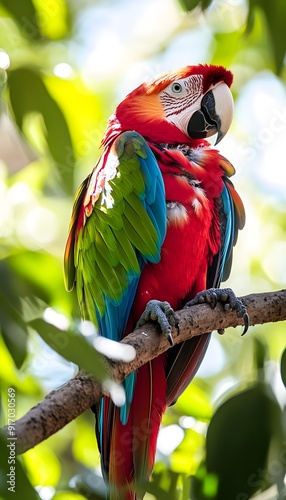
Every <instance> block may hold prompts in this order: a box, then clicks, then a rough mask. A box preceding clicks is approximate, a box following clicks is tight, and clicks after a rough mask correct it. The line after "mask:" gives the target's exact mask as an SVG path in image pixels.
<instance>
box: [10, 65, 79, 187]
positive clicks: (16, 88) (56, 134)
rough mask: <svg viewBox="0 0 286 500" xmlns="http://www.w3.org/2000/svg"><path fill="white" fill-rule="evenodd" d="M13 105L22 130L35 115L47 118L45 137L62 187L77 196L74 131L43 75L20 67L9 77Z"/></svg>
mask: <svg viewBox="0 0 286 500" xmlns="http://www.w3.org/2000/svg"><path fill="white" fill-rule="evenodd" d="M8 88H9V93H10V103H11V106H12V109H13V112H14V115H15V119H16V123H17V125H18V127H19V128H20V129H21V130H23V121H24V118H25V117H26V116H27V115H28V114H29V113H33V112H37V113H40V115H42V117H43V121H44V128H43V131H42V133H43V135H44V136H45V138H46V141H47V144H48V148H49V151H50V154H51V156H52V158H53V159H54V162H55V167H56V169H57V172H58V174H59V176H60V180H61V184H62V188H63V189H64V190H65V191H66V192H67V193H68V194H72V193H73V169H74V162H75V158H74V151H73V146H72V141H71V136H70V132H69V129H68V126H67V123H66V120H65V118H64V115H63V112H62V111H61V109H60V107H59V105H58V104H57V102H56V101H55V100H54V99H53V98H52V96H51V95H50V93H49V92H48V90H47V87H46V86H45V83H44V81H43V79H42V78H41V75H40V74H39V73H37V72H36V71H35V70H33V69H28V68H20V69H16V70H14V71H10V72H9V74H8Z"/></svg>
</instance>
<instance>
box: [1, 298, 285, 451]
mask: <svg viewBox="0 0 286 500" xmlns="http://www.w3.org/2000/svg"><path fill="white" fill-rule="evenodd" d="M240 299H241V301H242V302H243V303H244V305H245V306H246V308H247V311H248V315H249V320H250V325H258V324H263V323H270V322H276V321H283V320H286V290H280V291H277V292H268V293H257V294H251V295H247V296H244V297H240ZM176 317H177V319H178V327H177V328H176V329H175V328H173V331H172V336H173V340H174V344H178V343H180V342H182V341H184V340H186V339H189V338H191V337H194V336H196V335H203V334H204V333H206V332H210V331H212V330H218V329H223V328H228V327H230V326H232V327H236V326H238V325H243V319H242V318H238V317H237V315H236V312H234V311H228V312H225V311H224V310H223V308H222V306H221V305H220V304H217V306H216V308H215V309H211V308H210V306H209V305H206V304H201V305H197V306H193V307H191V308H189V309H183V310H181V311H177V312H176ZM122 343H123V344H129V345H132V346H133V347H134V348H135V350H136V357H135V359H134V360H133V361H132V362H129V363H118V362H114V361H110V360H108V359H106V363H107V364H108V367H109V369H110V377H111V378H112V379H113V380H116V381H117V382H122V380H123V379H124V378H125V377H126V376H127V375H128V374H129V373H131V372H132V371H134V370H136V369H137V368H139V367H140V366H142V365H143V364H145V363H146V362H148V361H150V360H151V359H153V358H155V357H156V356H158V355H159V354H161V353H163V352H164V351H166V350H167V349H169V348H170V344H169V343H168V341H167V340H166V338H165V337H163V336H162V335H160V330H159V328H158V327H157V326H156V324H154V323H153V324H151V323H148V324H146V325H145V326H144V327H142V328H140V329H138V330H136V331H135V332H133V333H131V334H130V335H128V336H127V337H126V338H125V339H124V340H122ZM101 396H102V387H101V385H100V384H99V383H98V382H96V381H95V380H93V379H92V378H91V377H90V376H89V375H87V374H85V373H82V372H79V373H78V374H77V375H76V376H75V377H74V378H73V379H71V380H70V381H69V382H67V383H66V384H65V385H64V386H62V387H60V388H59V389H57V390H54V391H52V392H50V393H49V394H48V395H47V396H46V397H45V399H44V400H43V401H41V402H40V403H38V404H37V405H36V406H34V407H33V408H31V409H30V410H29V411H28V412H27V413H26V415H24V416H23V417H22V418H20V419H19V420H18V421H17V422H16V424H15V431H16V436H17V451H18V453H23V452H25V451H27V450H29V449H30V448H33V447H34V446H36V445H37V444H39V443H40V442H42V441H44V440H45V439H47V438H48V437H49V436H51V435H52V434H54V433H55V432H57V431H58V430H59V429H61V428H63V427H64V426H65V425H66V424H67V423H69V422H70V421H72V420H74V419H75V418H76V417H78V416H79V415H80V414H81V413H83V412H84V411H85V410H87V409H89V408H90V407H91V406H92V405H94V404H95V403H96V402H98V401H99V399H100V398H101ZM3 432H4V433H5V428H4V429H3Z"/></svg>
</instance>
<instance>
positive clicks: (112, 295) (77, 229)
mask: <svg viewBox="0 0 286 500" xmlns="http://www.w3.org/2000/svg"><path fill="white" fill-rule="evenodd" d="M165 234H166V203H165V191H164V184H163V179H162V175H161V172H160V169H159V167H158V164H157V161H156V159H155V156H154V154H153V153H152V151H151V149H150V148H149V146H148V144H147V143H146V141H145V140H144V139H143V137H142V136H141V135H140V134H138V133H136V132H124V133H122V134H121V135H120V136H118V138H117V139H116V140H115V141H114V142H113V143H112V145H111V146H108V147H107V149H105V151H104V152H103V154H102V156H101V158H100V160H99V162H98V164H97V165H96V167H95V169H94V170H93V172H92V173H91V175H90V176H89V177H87V179H85V181H84V182H83V183H82V185H81V186H80V188H79V190H78V193H77V197H76V200H75V204H74V208H73V214H72V219H71V225H70V233H69V237H68V241H67V245H66V251H65V279H66V286H67V288H68V289H71V288H73V286H74V284H75V286H76V290H77V295H78V300H79V304H80V308H81V312H82V315H83V317H84V318H85V319H88V320H91V321H92V322H93V323H94V324H95V325H96V326H97V327H98V329H99V331H100V333H101V335H103V336H104V337H108V338H110V339H112V340H117V341H119V340H121V338H122V335H123V333H124V330H125V327H126V323H127V320H128V316H129V313H130V309H131V307H132V303H133V300H134V296H135V292H136V289H137V285H138V281H139V277H140V274H141V271H142V268H143V266H144V263H145V262H146V261H150V262H158V261H159V260H160V250H161V246H162V243H163V240H164V238H165Z"/></svg>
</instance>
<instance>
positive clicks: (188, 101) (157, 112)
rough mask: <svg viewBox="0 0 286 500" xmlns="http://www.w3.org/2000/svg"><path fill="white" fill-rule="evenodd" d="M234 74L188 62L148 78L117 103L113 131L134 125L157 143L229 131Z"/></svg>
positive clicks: (192, 140) (220, 135)
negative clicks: (188, 63)
mask: <svg viewBox="0 0 286 500" xmlns="http://www.w3.org/2000/svg"><path fill="white" fill-rule="evenodd" d="M232 80H233V76H232V73H231V72H230V71H228V70H226V69H225V68H223V67H222V66H213V65H198V66H186V67H185V68H182V69H180V70H177V71H171V72H168V73H165V74H163V75H160V76H159V77H157V78H154V79H153V80H151V81H149V82H146V83H143V84H142V85H140V86H139V87H137V88H136V89H135V90H133V91H132V92H131V93H130V94H128V96H127V97H126V98H125V99H124V100H123V101H122V102H121V103H120V104H119V105H118V107H117V108H116V111H115V113H114V115H112V117H111V118H110V125H111V127H113V130H114V131H115V129H117V130H118V131H119V130H121V131H126V130H135V131H136V132H139V133H140V134H142V135H143V136H144V137H145V138H147V139H148V140H150V141H153V142H167V143H192V144H193V145H194V144H196V143H198V142H200V141H201V140H202V139H205V138H207V137H210V136H212V135H214V134H217V139H216V143H218V142H219V141H220V140H221V139H222V138H223V137H224V135H225V134H226V132H227V131H228V129H229V126H230V124H231V121H232V116H233V99H232V95H231V92H230V89H229V87H230V86H231V83H232Z"/></svg>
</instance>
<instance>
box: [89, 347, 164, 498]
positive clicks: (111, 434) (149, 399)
mask: <svg viewBox="0 0 286 500" xmlns="http://www.w3.org/2000/svg"><path fill="white" fill-rule="evenodd" d="M164 365H165V356H164V355H161V356H159V357H158V358H155V359H154V360H153V361H151V362H149V363H147V364H146V365H144V366H142V367H141V368H139V369H138V371H137V373H136V382H135V388H134V394H133V399H132V403H131V405H130V408H129V414H128V419H127V422H126V424H123V423H122V421H121V418H120V408H116V407H115V406H114V404H113V403H112V402H111V400H110V399H109V398H108V397H106V396H105V397H104V411H103V415H102V417H103V422H102V424H101V434H102V435H99V434H100V433H99V430H98V423H97V430H98V432H97V438H98V444H99V448H100V452H101V464H102V470H103V475H104V478H105V480H106V481H107V482H108V484H109V487H110V500H134V499H136V498H137V499H139V498H142V497H143V496H144V483H145V484H146V482H147V481H148V480H149V478H150V475H151V473H152V469H153V465H154V460H155V452H156V443H157V437H158V432H159V427H160V423H161V419H162V415H163V413H164V411H165V409H166V376H165V369H164Z"/></svg>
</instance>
